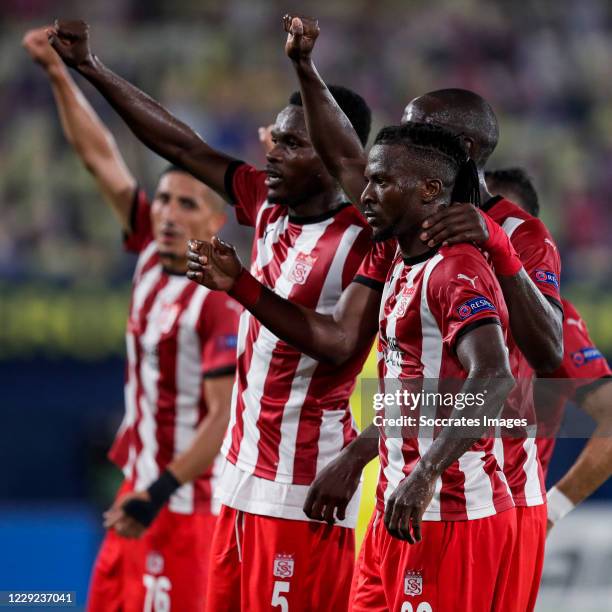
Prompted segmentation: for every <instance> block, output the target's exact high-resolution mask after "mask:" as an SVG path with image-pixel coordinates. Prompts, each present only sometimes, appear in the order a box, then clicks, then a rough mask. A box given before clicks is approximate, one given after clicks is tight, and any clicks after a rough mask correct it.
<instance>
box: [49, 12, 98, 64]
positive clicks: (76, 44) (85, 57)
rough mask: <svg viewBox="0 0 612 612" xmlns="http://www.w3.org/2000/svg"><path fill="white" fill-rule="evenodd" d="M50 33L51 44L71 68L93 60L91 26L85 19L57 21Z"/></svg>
mask: <svg viewBox="0 0 612 612" xmlns="http://www.w3.org/2000/svg"><path fill="white" fill-rule="evenodd" d="M48 34H49V42H50V43H51V46H52V47H53V48H54V49H55V50H56V51H57V54H58V55H59V56H60V57H61V58H62V60H64V63H65V64H67V65H68V66H70V67H71V68H79V67H80V66H83V65H85V64H87V63H89V62H91V60H92V55H91V50H90V48H89V26H88V25H87V24H86V23H85V22H84V21H56V22H55V25H54V26H53V27H52V28H51V29H50V30H49V31H48Z"/></svg>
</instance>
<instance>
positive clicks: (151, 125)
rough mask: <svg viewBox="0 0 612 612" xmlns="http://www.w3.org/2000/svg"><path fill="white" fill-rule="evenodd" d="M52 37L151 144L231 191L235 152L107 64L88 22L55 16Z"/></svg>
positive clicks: (203, 178) (210, 182) (213, 185)
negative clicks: (213, 142)
mask: <svg viewBox="0 0 612 612" xmlns="http://www.w3.org/2000/svg"><path fill="white" fill-rule="evenodd" d="M49 40H50V42H51V44H52V46H53V48H54V49H55V50H56V51H57V53H58V54H59V56H60V57H61V58H62V60H63V61H64V63H66V64H67V65H68V66H70V67H71V68H74V69H75V70H77V71H78V72H79V73H80V74H82V75H83V76H84V77H85V78H86V79H87V80H88V81H89V82H90V83H92V85H94V87H96V88H97V89H98V91H99V92H100V93H101V94H102V95H103V96H104V97H105V98H106V99H107V100H108V102H109V104H110V105H111V106H112V107H113V108H114V109H115V110H116V111H117V112H118V113H119V115H121V117H122V118H123V120H124V121H125V122H126V123H127V125H128V126H129V128H130V129H131V130H132V132H134V134H135V135H136V136H137V137H138V138H139V139H140V140H141V141H142V142H143V143H144V144H145V145H146V146H147V147H149V148H150V149H152V150H153V151H155V152H156V153H157V154H159V155H161V156H162V157H165V158H166V159H167V160H168V161H170V162H171V163H173V164H175V165H177V166H180V167H181V168H184V169H185V170H186V171H187V172H189V173H190V174H192V175H193V176H195V177H196V178H198V179H200V180H201V181H202V182H204V183H206V184H207V185H209V186H210V187H211V188H212V189H214V190H215V191H217V192H218V193H219V194H221V195H222V196H224V197H227V194H226V192H225V187H224V179H225V172H226V170H227V167H228V165H229V164H230V163H231V162H232V161H233V158H232V157H230V156H228V155H225V154H223V153H220V152H218V151H215V150H214V149H213V148H212V147H210V146H209V145H208V144H206V143H205V142H204V141H203V140H202V138H200V136H198V134H196V133H195V132H194V130H192V129H191V128H190V127H189V126H188V125H186V124H184V123H183V122H181V121H179V120H178V119H176V117H174V116H173V115H171V114H170V113H169V112H168V111H167V110H166V109H165V108H164V107H163V106H162V105H161V104H159V102H156V101H155V100H153V98H151V97H150V96H148V95H147V94H145V93H144V92H142V91H140V89H138V88H137V87H135V86H134V85H132V84H130V83H128V82H127V81H126V80H125V79H122V78H121V77H119V76H118V75H116V74H115V73H114V72H112V71H111V70H109V69H108V68H107V67H106V66H105V65H104V64H103V63H102V62H101V61H100V59H99V58H98V57H96V56H95V55H94V54H93V53H92V52H91V49H90V47H89V27H88V25H87V24H86V23H85V22H83V21H59V22H56V24H55V26H54V27H53V28H51V29H50V30H49Z"/></svg>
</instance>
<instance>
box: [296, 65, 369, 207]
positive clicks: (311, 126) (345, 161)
mask: <svg viewBox="0 0 612 612" xmlns="http://www.w3.org/2000/svg"><path fill="white" fill-rule="evenodd" d="M293 66H294V68H295V71H296V74H297V76H298V79H299V82H300V90H301V93H302V102H303V105H304V114H305V117H306V126H307V128H308V134H309V136H310V139H311V141H312V144H313V146H314V148H315V150H316V152H317V154H318V155H319V157H320V158H321V159H322V160H323V163H324V164H325V166H326V168H327V170H328V171H329V173H330V174H331V175H332V176H333V177H334V178H335V179H336V180H338V181H339V182H340V184H341V186H342V188H343V189H344V191H345V192H346V194H347V195H348V196H349V197H350V199H351V201H352V202H353V203H355V204H356V205H358V204H359V201H360V198H361V193H362V191H363V188H364V178H363V173H364V170H365V164H366V155H365V151H364V150H363V145H362V144H361V141H360V140H359V137H358V136H357V133H356V132H355V130H354V128H353V126H352V125H351V122H350V121H349V120H348V118H347V116H346V115H345V114H344V112H343V111H342V109H341V108H340V107H339V106H338V103H337V102H336V101H335V100H334V98H333V96H332V95H331V93H330V91H329V89H328V88H327V85H326V84H325V82H324V81H323V79H322V78H321V77H320V76H319V73H318V72H317V69H316V68H315V66H314V63H313V62H312V59H302V60H299V61H294V62H293Z"/></svg>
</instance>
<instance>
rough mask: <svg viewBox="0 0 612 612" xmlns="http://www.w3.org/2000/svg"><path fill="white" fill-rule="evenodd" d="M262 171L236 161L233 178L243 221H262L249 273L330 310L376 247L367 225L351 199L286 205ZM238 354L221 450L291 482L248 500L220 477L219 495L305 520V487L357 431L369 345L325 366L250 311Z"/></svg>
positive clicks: (236, 461)
mask: <svg viewBox="0 0 612 612" xmlns="http://www.w3.org/2000/svg"><path fill="white" fill-rule="evenodd" d="M265 176H266V175H265V173H263V172H260V171H258V170H255V169H254V168H253V167H251V166H249V165H246V164H241V165H238V166H233V167H232V166H230V169H229V170H228V177H227V178H226V186H227V189H226V190H228V193H230V195H231V196H232V199H233V201H234V202H235V206H236V214H237V217H238V220H239V221H240V222H241V223H242V224H245V225H250V226H254V227H255V236H254V241H253V252H252V263H251V272H252V274H253V275H254V276H255V277H256V278H257V279H258V280H259V281H260V282H262V283H263V284H264V285H265V286H267V287H269V288H270V289H272V290H273V291H274V292H275V293H276V294H277V295H280V296H281V297H283V298H287V299H289V300H291V301H292V302H295V303H296V304H300V305H302V306H306V307H308V308H313V309H316V310H317V312H320V313H325V314H330V313H331V312H332V311H333V309H334V307H335V305H336V302H337V301H338V299H339V298H340V295H341V294H342V291H343V290H344V289H345V287H346V286H347V285H348V284H349V283H350V282H351V280H352V279H353V276H354V275H355V272H356V271H357V268H358V267H359V265H360V263H361V260H362V259H363V257H364V255H365V253H366V252H367V251H368V250H369V248H370V245H371V239H370V230H369V228H368V227H367V224H366V222H365V220H363V218H362V217H361V215H360V214H359V213H358V212H357V211H356V210H355V209H354V208H353V207H352V206H351V205H350V204H346V205H345V206H342V207H340V208H338V209H336V210H333V211H329V212H328V213H326V214H323V215H321V216H319V217H317V218H300V217H295V216H292V215H290V214H289V211H288V209H287V207H286V206H281V205H278V204H273V203H271V202H268V201H267V200H266V195H267V188H266V186H265V184H264V180H265ZM237 354H238V363H237V372H236V384H235V386H234V394H233V399H232V414H231V418H230V424H229V428H228V432H227V435H226V438H225V441H224V444H223V447H222V452H223V454H224V455H225V457H226V458H227V460H228V462H229V463H230V464H232V465H233V466H235V467H236V468H237V469H238V470H239V471H240V473H241V474H247V475H250V476H252V477H254V478H258V479H262V480H263V481H267V482H268V483H275V484H285V485H290V486H291V487H294V488H293V489H292V490H291V491H292V492H291V491H290V490H289V489H283V490H282V491H281V490H280V488H279V487H276V489H274V490H273V488H274V487H271V486H268V485H265V483H262V482H259V483H258V484H257V487H258V488H259V489H260V490H261V487H264V488H265V490H267V491H268V492H269V493H268V495H269V496H274V497H275V498H276V499H274V506H272V503H269V504H268V505H266V504H265V503H264V502H263V501H261V503H256V500H250V499H247V498H248V497H249V496H250V495H252V488H249V489H248V490H249V491H250V492H249V493H247V494H243V495H240V494H239V492H237V490H236V488H237V487H238V486H239V485H238V484H237V483H236V482H235V481H236V479H231V478H229V477H228V479H225V477H223V482H222V485H221V489H220V490H221V500H222V502H223V503H225V504H226V505H229V506H231V507H234V508H237V509H239V510H244V511H249V512H255V513H258V514H267V515H270V516H283V517H285V518H293V519H304V520H305V519H306V515H305V514H304V513H303V512H302V510H301V504H302V503H303V501H304V499H305V495H306V491H307V487H308V485H310V484H311V483H312V481H313V480H314V478H315V476H316V474H317V472H318V471H319V470H320V469H321V468H322V467H324V466H325V465H326V464H327V463H328V462H329V461H331V460H332V459H333V458H335V457H336V456H337V454H338V453H339V452H340V451H341V450H342V449H343V448H344V447H345V446H346V445H347V444H348V443H349V442H350V441H351V440H352V439H353V438H354V437H355V436H356V434H357V429H356V426H355V423H354V420H353V418H352V415H351V413H350V407H349V397H350V395H351V392H352V390H353V388H354V386H355V377H356V376H357V374H358V373H359V372H360V371H361V368H362V366H363V362H364V360H365V358H366V356H367V350H365V351H363V352H362V354H360V355H357V356H355V357H354V358H353V359H351V360H350V361H349V362H347V363H346V364H345V365H342V366H340V367H337V366H332V365H329V364H325V363H320V362H318V361H316V360H314V359H312V358H311V357H309V356H307V355H304V354H303V353H301V352H299V351H298V350H296V349H295V348H293V347H292V346H290V345H289V344H287V343H286V342H284V341H282V340H280V339H279V338H277V337H276V336H275V335H274V334H272V333H271V332H270V331H269V330H268V329H266V328H265V327H264V326H262V325H261V324H260V323H259V321H258V320H257V319H255V318H254V317H253V316H252V315H251V314H250V313H249V312H248V311H246V310H245V311H244V312H243V314H242V316H241V319H240V329H239V332H238V352H237ZM230 472H234V471H233V470H232V469H231V468H230ZM240 478H242V477H240ZM240 478H238V479H239V480H240ZM230 481H231V482H230ZM241 483H242V484H241V485H240V486H241V487H242V489H243V490H246V488H247V487H246V485H245V484H244V483H243V482H242V481H241ZM251 484H252V483H251ZM243 485H244V486H243ZM249 487H250V485H249ZM266 487H267V488H266ZM295 487H302V490H301V492H300V494H299V495H298V497H299V498H300V499H301V500H302V501H300V502H291V503H290V504H289V503H287V506H289V505H291V506H292V508H289V507H284V502H285V501H286V499H287V496H291V495H293V494H294V493H295V491H296V490H297V489H295ZM279 497H280V499H278V498H279ZM238 498H240V499H241V501H237V499H238ZM271 501H272V500H270V499H269V500H268V502H271ZM298 503H299V504H300V507H297V504H298Z"/></svg>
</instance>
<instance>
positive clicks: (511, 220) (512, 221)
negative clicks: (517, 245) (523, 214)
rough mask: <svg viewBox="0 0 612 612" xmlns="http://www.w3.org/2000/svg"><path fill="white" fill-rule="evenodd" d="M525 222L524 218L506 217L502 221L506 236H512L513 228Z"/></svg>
mask: <svg viewBox="0 0 612 612" xmlns="http://www.w3.org/2000/svg"><path fill="white" fill-rule="evenodd" d="M524 222H525V219H518V218H517V217H508V218H507V219H506V220H505V221H504V222H503V223H502V229H503V230H504V232H506V234H507V236H508V238H512V234H514V232H515V230H516V229H517V228H518V227H520V226H521V225H522V224H523V223H524Z"/></svg>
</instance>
